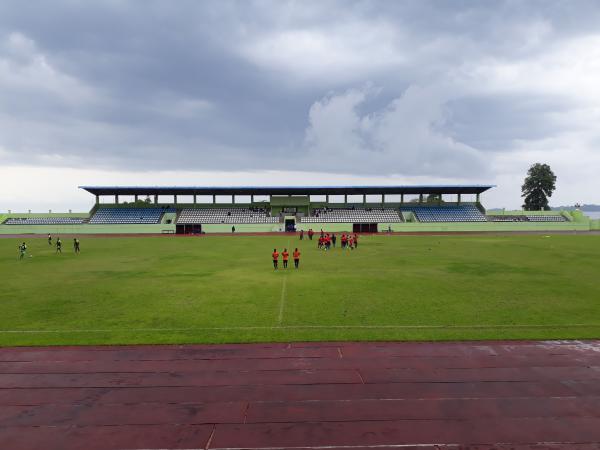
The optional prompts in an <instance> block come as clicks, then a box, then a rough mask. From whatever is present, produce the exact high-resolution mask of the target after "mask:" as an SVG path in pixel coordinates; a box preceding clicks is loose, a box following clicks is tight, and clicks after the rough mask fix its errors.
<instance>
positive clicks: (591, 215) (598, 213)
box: [583, 211, 600, 219]
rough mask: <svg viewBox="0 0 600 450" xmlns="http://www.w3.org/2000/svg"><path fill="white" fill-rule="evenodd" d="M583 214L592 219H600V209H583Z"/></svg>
mask: <svg viewBox="0 0 600 450" xmlns="http://www.w3.org/2000/svg"><path fill="white" fill-rule="evenodd" d="M583 214H584V215H586V216H588V217H589V218H590V219H600V211H583Z"/></svg>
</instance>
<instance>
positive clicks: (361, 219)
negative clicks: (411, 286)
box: [0, 185, 600, 234]
mask: <svg viewBox="0 0 600 450" xmlns="http://www.w3.org/2000/svg"><path fill="white" fill-rule="evenodd" d="M493 187H494V186H492V185H423V186H322V187H318V186H305V187H302V186H273V187H266V186H265V187H206V186H80V189H83V190H85V191H87V192H89V193H90V194H92V195H93V196H94V197H95V202H94V204H93V207H92V208H91V210H90V212H89V213H81V214H73V213H70V214H56V213H55V214H52V213H48V214H31V213H26V214H23V213H12V212H11V213H10V214H3V215H0V224H1V225H0V233H3V234H26V233H44V234H45V233H55V234H56V233H61V234H84V233H171V234H202V233H230V232H238V233H239V232H251V233H261V232H279V231H281V232H283V231H300V230H304V231H307V230H309V229H313V230H315V231H320V230H321V229H323V230H326V231H330V232H344V231H346V232H349V231H353V232H371V233H374V232H449V231H471V232H484V231H536V230H537V231H541V230H547V231H552V230H565V231H566V230H580V231H586V230H590V229H595V228H600V226H599V223H598V221H591V220H589V219H588V218H586V217H585V216H583V214H581V213H580V212H577V211H576V212H572V211H571V212H567V211H543V212H542V211H536V212H531V211H511V212H506V211H502V212H494V213H488V212H486V209H485V208H484V206H483V204H482V201H481V196H482V194H483V193H485V192H486V191H487V190H489V189H491V188H493Z"/></svg>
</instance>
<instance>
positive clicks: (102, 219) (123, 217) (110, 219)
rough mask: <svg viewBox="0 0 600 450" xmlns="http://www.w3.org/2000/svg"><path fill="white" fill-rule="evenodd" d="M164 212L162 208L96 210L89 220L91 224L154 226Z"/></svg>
mask: <svg viewBox="0 0 600 450" xmlns="http://www.w3.org/2000/svg"><path fill="white" fill-rule="evenodd" d="M165 212H175V210H174V209H172V208H169V209H163V208H98V210H96V212H95V213H94V215H93V216H92V217H91V219H90V223H91V224H154V223H159V222H160V219H161V217H162V215H163V213H165Z"/></svg>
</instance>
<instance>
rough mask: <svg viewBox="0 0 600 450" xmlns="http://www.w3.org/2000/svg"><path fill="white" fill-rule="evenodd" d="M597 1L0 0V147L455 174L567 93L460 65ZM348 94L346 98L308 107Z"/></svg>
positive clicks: (117, 164) (540, 46) (74, 157)
mask: <svg viewBox="0 0 600 450" xmlns="http://www.w3.org/2000/svg"><path fill="white" fill-rule="evenodd" d="M599 13H600V8H599V7H598V4H597V3H596V2H586V1H576V2H561V1H555V2H550V1H543V2H535V1H534V2H526V3H525V2H515V1H505V2H494V3H493V4H492V3H481V2H475V1H463V2H443V1H414V2H393V1H389V2H380V1H377V2H370V1H353V2H347V1H328V2H279V1H272V2H266V1H256V2H245V1H238V2H233V1H231V2H230V1H215V2H197V1H181V2H176V3H173V2H166V1H165V2H161V1H152V2H150V1H131V2H106V3H90V2H71V1H69V2H67V1H65V2H61V1H56V2H52V3H49V2H26V3H23V2H10V1H7V2H2V4H0V150H2V152H0V160H3V161H5V162H15V161H16V162H20V163H25V162H27V163H29V164H34V165H67V166H86V165H90V164H93V165H95V166H97V167H106V168H118V169H129V170H131V169H139V170H147V169H181V170H191V169H194V170H207V169H224V170H259V169H301V170H312V171H325V172H330V171H339V172H353V173H366V174H372V173H383V174H392V173H405V174H414V173H419V174H422V175H428V174H430V175H437V176H448V177H459V176H460V177H467V178H468V177H469V176H470V175H469V173H470V172H477V173H478V175H479V174H481V173H482V172H481V171H482V170H483V168H484V167H485V164H484V158H486V157H487V156H486V155H487V154H490V153H501V152H505V151H507V150H511V149H512V147H513V142H514V140H516V139H517V140H537V139H542V138H545V137H548V136H553V135H554V134H556V133H560V132H561V131H564V129H565V128H564V127H566V125H563V124H561V123H557V121H556V119H555V118H553V117H552V115H551V114H548V113H551V112H553V111H557V112H562V111H565V110H568V108H570V107H571V106H570V103H569V99H568V98H567V99H565V98H564V93H560V92H556V93H555V94H552V93H550V94H548V95H546V94H544V95H542V94H539V93H525V94H523V93H522V92H519V93H517V94H515V93H511V92H501V91H498V90H497V89H489V90H488V91H486V90H485V89H483V92H479V91H478V90H477V89H474V88H471V87H469V82H471V73H470V72H471V71H473V70H474V68H477V67H478V66H479V64H480V62H481V61H483V60H485V61H486V62H489V61H490V60H492V61H499V62H503V63H512V62H523V61H525V62H527V61H529V60H531V59H535V58H536V57H537V56H539V55H542V54H544V53H545V52H547V51H548V49H550V50H551V49H552V48H554V46H556V45H560V43H561V42H563V41H564V40H565V39H572V38H575V37H577V36H585V35H587V34H591V33H595V32H596V31H597V30H596V27H597V23H598V19H599ZM15 36H16V37H17V38H19V37H22V38H23V39H25V40H26V41H27V40H28V41H27V42H29V41H30V43H31V46H30V47H27V45H25V46H24V47H21V48H20V47H18V46H14V45H12V46H11V45H10V42H9V41H10V39H15ZM290 36H291V37H290ZM290 39H291V40H290ZM302 39H305V40H306V42H304V41H302ZM319 39H322V40H319ZM249 49H250V50H249ZM252 49H255V50H256V51H253V50H252ZM323 49H325V50H323ZM382 49H384V50H382ZM292 51H297V52H298V53H297V54H298V55H301V56H300V57H298V58H304V59H299V60H298V59H297V60H293V58H292V59H291V60H290V58H289V57H287V55H289V54H295V53H291V52H292ZM311 56H312V57H311ZM330 61H337V62H336V63H335V64H339V67H333V66H334V65H335V64H334V63H331V62H330ZM44 70H45V71H46V72H44ZM19 73H20V74H21V76H20V77H21V78H19ZM23 74H29V75H28V76H29V78H27V76H23ZM49 74H53V75H52V76H50V75H49ZM11 75H13V77H11ZM15 77H16V79H15ZM52 77H55V78H52ZM480 81H481V80H478V81H477V82H480ZM365 85H370V86H371V88H370V89H372V90H373V92H374V91H377V94H376V95H375V94H372V93H371V94H369V95H362V94H360V93H361V92H364V86H365ZM428 91H429V92H428ZM349 92H358V94H357V95H359V96H361V95H362V97H361V98H360V99H359V100H356V101H354V103H353V102H352V101H350V102H349V103H347V104H345V105H341V106H340V109H336V110H334V111H332V112H330V113H329V116H327V115H326V114H321V115H318V114H316V115H315V111H316V110H317V109H318V108H319V107H320V106H319V105H321V106H323V105H325V104H329V106H331V104H330V102H331V100H332V99H338V100H340V101H341V100H343V99H344V98H345V96H348V95H349V94H348V93H349ZM415 92H419V96H417V98H416V100H415V101H416V102H415V103H414V104H412V105H411V107H410V109H405V106H404V105H405V103H403V102H406V100H407V99H408V98H412V97H411V96H412V95H414V93H415ZM419 101H422V102H423V103H419ZM344 107H345V109H344ZM428 108H430V109H428ZM325 111H327V109H326V110H325ZM344 114H349V115H352V114H355V115H356V117H351V118H350V119H348V117H349V116H344ZM344 120H350V122H351V123H350V122H344ZM317 130H318V131H317ZM323 155H324V156H323ZM323 160H325V164H324V162H323Z"/></svg>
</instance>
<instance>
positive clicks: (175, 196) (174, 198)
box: [173, 194, 177, 205]
mask: <svg viewBox="0 0 600 450" xmlns="http://www.w3.org/2000/svg"><path fill="white" fill-rule="evenodd" d="M173 204H174V205H176V204H177V194H175V195H174V196H173Z"/></svg>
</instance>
